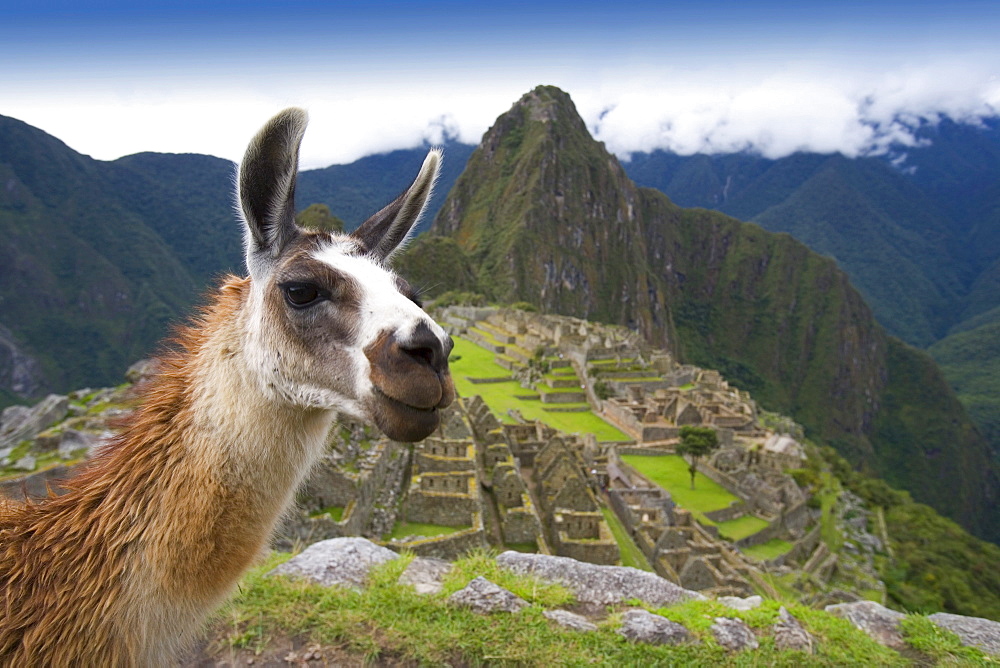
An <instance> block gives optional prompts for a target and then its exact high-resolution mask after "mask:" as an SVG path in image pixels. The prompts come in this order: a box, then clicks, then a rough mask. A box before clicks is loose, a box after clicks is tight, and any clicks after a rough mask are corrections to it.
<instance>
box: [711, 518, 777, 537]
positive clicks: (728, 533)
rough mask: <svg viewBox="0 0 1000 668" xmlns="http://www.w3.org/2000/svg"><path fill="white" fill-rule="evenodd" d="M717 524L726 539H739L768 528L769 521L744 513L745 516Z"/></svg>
mask: <svg viewBox="0 0 1000 668" xmlns="http://www.w3.org/2000/svg"><path fill="white" fill-rule="evenodd" d="M716 526H718V527H719V535H720V536H722V537H723V538H725V539H726V540H731V541H737V540H740V539H741V538H746V537H747V536H752V535H754V534H755V533H757V532H758V531H761V530H763V529H766V528H767V522H765V521H764V520H762V519H760V518H759V517H754V516H753V515H744V516H743V517H737V518H736V519H735V520H729V521H726V522H716Z"/></svg>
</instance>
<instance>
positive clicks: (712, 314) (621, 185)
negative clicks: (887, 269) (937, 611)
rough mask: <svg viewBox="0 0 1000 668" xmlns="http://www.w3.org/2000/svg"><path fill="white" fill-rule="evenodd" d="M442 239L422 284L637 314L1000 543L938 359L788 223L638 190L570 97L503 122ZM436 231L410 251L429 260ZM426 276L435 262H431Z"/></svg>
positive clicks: (695, 358)
mask: <svg viewBox="0 0 1000 668" xmlns="http://www.w3.org/2000/svg"><path fill="white" fill-rule="evenodd" d="M431 235H436V236H438V237H442V236H443V237H449V238H450V239H452V240H454V242H455V243H456V247H455V248H456V252H457V249H461V250H462V251H464V254H465V257H463V258H455V259H453V260H452V261H451V262H449V263H447V264H443V265H434V267H433V269H434V272H433V274H425V273H422V272H421V270H420V268H419V267H413V269H414V273H415V274H416V275H415V276H414V278H415V279H416V281H417V283H419V284H424V285H449V286H455V285H462V280H456V281H454V282H452V281H451V280H450V277H449V276H446V275H442V272H444V273H447V272H449V271H455V272H458V271H463V272H467V271H468V267H470V266H471V267H475V271H476V272H477V276H476V277H475V279H474V280H473V281H471V282H470V281H469V279H468V277H465V278H464V280H465V287H467V288H469V289H471V290H472V291H475V292H479V293H481V294H483V295H485V296H486V297H487V298H489V299H494V300H498V301H501V302H507V303H510V302H518V301H524V302H529V303H532V304H534V305H535V306H536V307H538V308H540V309H541V310H543V311H549V312H553V313H563V314H567V315H573V316H577V317H582V318H589V319H593V320H599V321H602V322H609V323H614V324H621V325H625V326H627V327H629V328H631V329H634V330H636V331H638V332H640V333H641V334H642V335H643V336H644V337H645V338H646V339H647V340H648V341H649V342H651V343H654V344H657V345H662V346H664V347H666V348H668V349H670V350H671V352H673V353H674V354H675V355H676V356H677V357H678V358H679V359H682V360H686V361H690V362H692V363H696V364H699V365H702V366H706V367H710V368H716V369H719V370H720V371H722V372H723V373H724V374H725V375H726V377H727V378H730V379H731V380H732V382H734V383H735V384H737V385H738V386H740V387H741V388H743V389H746V390H749V391H751V392H753V393H754V396H755V397H757V398H758V400H759V401H761V403H762V404H763V405H764V406H767V407H768V408H771V409H773V410H777V411H780V412H784V413H787V414H789V415H792V416H793V417H795V419H797V420H798V421H800V422H801V423H802V424H803V425H804V426H805V427H806V428H807V430H809V432H810V434H811V435H812V436H813V437H814V438H817V439H820V440H822V441H825V442H827V443H829V444H832V445H833V446H835V447H836V448H837V449H838V450H839V451H840V452H841V453H842V454H843V455H844V456H845V457H847V458H848V460H850V461H851V462H852V463H853V464H854V465H855V466H858V467H860V468H861V469H863V470H865V471H867V472H870V473H873V474H876V475H879V476H881V477H883V478H885V479H886V480H887V481H889V482H890V483H891V484H893V485H896V486H897V487H901V488H904V489H907V490H909V491H910V492H911V493H912V494H913V495H914V498H916V499H918V500H920V501H923V502H926V503H929V504H931V505H933V506H934V507H936V508H937V509H939V510H940V511H941V512H943V513H944V514H945V515H947V516H950V517H953V518H955V519H956V520H958V521H960V522H961V523H962V524H964V525H965V526H966V527H968V528H969V529H970V530H972V531H973V532H975V533H977V534H978V535H981V536H984V537H988V538H992V539H994V540H995V539H997V537H998V536H1000V518H998V516H997V515H996V513H994V512H993V511H992V501H991V500H995V499H996V498H998V493H1000V478H998V474H997V465H996V463H995V461H994V460H993V458H992V456H991V453H990V450H989V447H988V445H987V444H986V443H985V441H984V440H983V438H982V437H981V436H980V434H979V433H978V432H977V431H976V429H975V427H974V426H973V425H972V424H971V422H970V421H969V418H968V416H967V415H966V413H965V411H964V410H963V408H962V407H961V405H960V404H959V403H958V401H957V400H956V398H955V395H954V393H953V392H952V391H951V390H950V389H949V388H948V386H947V384H946V383H945V382H944V380H943V379H942V377H941V375H940V372H939V371H938V369H937V368H936V366H935V365H934V364H933V362H932V361H931V359H930V358H929V356H928V355H926V354H925V353H923V352H921V351H918V350H916V349H914V348H911V347H910V346H907V345H906V344H904V343H902V342H900V341H899V340H897V339H895V338H893V337H891V336H889V335H887V334H886V333H885V331H884V330H883V328H882V327H881V326H880V325H879V324H878V323H877V322H876V321H875V319H874V317H873V315H872V312H871V309H870V308H869V307H868V306H867V305H866V304H865V302H864V300H863V299H862V297H861V296H860V294H859V293H858V292H857V291H856V290H855V289H854V288H853V287H852V285H851V283H850V281H849V279H848V277H847V276H846V274H845V273H844V272H843V271H841V270H840V269H839V268H838V267H837V265H836V263H835V262H834V261H833V260H832V259H830V258H826V257H823V256H820V255H818V254H816V253H814V252H812V251H810V250H809V249H808V248H807V247H806V246H804V245H803V244H801V243H799V242H797V241H796V240H794V239H792V238H791V237H790V236H788V235H787V234H774V233H770V232H767V231H765V230H763V229H762V228H760V227H758V226H757V225H754V224H750V223H743V222H740V221H738V220H736V219H733V218H730V217H728V216H725V215H723V214H719V213H716V212H712V211H707V210H704V209H683V208H681V207H678V206H676V205H674V204H673V203H672V202H671V201H670V200H669V199H668V198H667V197H666V196H664V195H663V194H662V193H660V192H658V191H654V190H651V189H646V188H638V187H636V186H635V185H634V184H633V183H632V181H631V180H629V179H628V177H627V176H626V174H625V171H624V170H623V169H622V167H621V165H620V163H619V162H618V160H617V159H616V158H615V157H614V156H612V155H611V154H609V153H608V152H607V151H606V150H605V149H604V147H603V146H602V145H601V144H600V143H598V142H596V141H595V140H594V139H593V138H592V137H591V136H590V134H589V132H588V131H587V128H586V125H585V123H584V122H583V120H582V119H581V118H580V116H579V114H578V113H577V112H576V109H575V107H574V105H573V102H572V100H571V99H570V98H569V96H568V95H567V94H566V93H564V92H563V91H561V90H559V89H557V88H554V87H550V86H541V87H538V88H536V89H534V90H533V91H531V92H530V93H528V94H526V95H525V96H524V97H522V98H521V99H520V100H519V101H518V102H517V103H515V104H514V105H513V107H511V109H510V111H508V112H507V113H505V114H503V115H502V116H500V117H499V118H498V119H497V121H496V122H495V123H494V125H493V127H491V128H490V129H489V130H488V131H487V132H486V134H485V135H484V137H483V140H482V142H481V144H480V146H479V147H478V148H477V149H476V150H475V151H474V152H473V154H472V156H471V157H470V158H469V162H468V165H467V167H466V170H465V171H464V172H463V173H462V175H461V176H460V177H459V179H458V181H457V182H456V184H455V186H454V188H453V189H452V190H451V192H450V193H449V195H448V198H447V200H446V201H445V203H444V205H443V207H442V209H441V211H440V213H439V214H438V217H437V219H436V220H435V223H434V225H433V227H432V228H431ZM435 243H437V244H440V243H441V242H439V241H435V239H434V236H430V237H428V236H425V237H422V238H420V239H419V240H418V241H417V242H416V243H415V244H414V246H413V249H412V252H410V253H408V255H407V257H406V258H404V259H403V263H402V266H403V267H404V270H409V269H410V268H411V265H416V264H417V261H416V260H414V261H412V262H411V261H410V258H411V257H413V258H415V257H418V256H419V255H420V252H421V251H420V249H421V248H422V247H423V246H424V245H428V246H431V245H433V244H435ZM421 266H422V267H423V268H424V271H426V269H427V267H428V266H429V265H427V264H422V265H421Z"/></svg>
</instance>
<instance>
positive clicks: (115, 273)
mask: <svg viewBox="0 0 1000 668" xmlns="http://www.w3.org/2000/svg"><path fill="white" fill-rule="evenodd" d="M0 182H2V183H4V185H5V187H4V188H3V189H2V193H3V194H2V195H0V236H2V238H3V240H4V241H3V244H2V245H0V324H2V325H4V326H5V327H6V328H7V329H9V330H10V331H11V332H12V335H13V338H14V339H16V341H17V342H18V343H19V344H20V346H21V347H22V350H23V351H25V352H26V353H28V354H29V355H30V356H32V357H33V358H34V359H36V360H37V362H38V363H39V365H40V368H41V370H42V373H43V375H44V378H45V381H46V382H45V383H43V385H45V386H48V387H52V386H56V387H79V386H84V385H87V384H98V383H104V384H111V383H112V382H114V381H116V380H117V379H118V378H120V377H121V374H122V372H123V371H124V369H125V368H126V367H127V366H128V364H130V363H131V362H133V361H135V360H136V359H137V358H139V357H141V356H142V355H144V354H148V352H149V350H150V349H151V347H152V346H153V344H154V343H155V341H156V340H157V339H158V338H160V336H162V334H163V332H164V331H165V329H166V325H167V322H168V321H169V320H171V319H172V318H173V317H175V315H176V314H177V313H178V312H179V311H180V310H182V309H183V308H186V307H187V306H188V305H189V303H190V301H191V299H192V297H193V294H194V290H195V281H194V280H193V278H192V276H191V275H190V273H189V272H188V271H187V270H186V268H185V267H184V266H183V265H182V263H181V262H179V261H178V260H177V258H176V257H175V256H174V255H173V253H172V252H171V250H170V248H169V247H168V246H167V245H166V244H165V243H164V241H163V240H162V239H161V238H160V237H159V235H158V234H157V233H156V232H155V231H153V230H152V229H151V228H150V227H149V226H147V225H146V224H145V223H144V222H143V220H142V219H141V218H140V217H139V216H138V215H137V214H136V213H134V212H133V211H132V210H130V209H129V208H128V207H127V206H126V205H124V204H123V203H122V202H121V201H120V200H119V199H118V197H117V195H116V194H115V188H114V185H113V184H112V183H111V181H110V180H109V179H108V178H107V175H106V174H105V172H104V171H103V170H102V165H101V163H97V162H96V161H94V160H91V159H90V158H87V157H86V156H82V155H79V154H77V153H75V152H73V151H72V150H70V149H69V148H68V147H66V146H65V145H64V144H62V143H61V142H59V141H58V140H56V139H54V138H53V137H50V136H48V135H46V134H44V133H42V132H40V131H39V130H36V129H34V128H32V127H30V126H28V125H26V124H24V123H21V122H20V121H16V120H14V119H10V118H6V117H0Z"/></svg>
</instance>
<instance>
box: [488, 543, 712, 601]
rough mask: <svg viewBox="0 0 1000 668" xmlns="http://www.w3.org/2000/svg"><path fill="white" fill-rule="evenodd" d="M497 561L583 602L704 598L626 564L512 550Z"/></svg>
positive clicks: (509, 568)
mask: <svg viewBox="0 0 1000 668" xmlns="http://www.w3.org/2000/svg"><path fill="white" fill-rule="evenodd" d="M497 563H498V564H500V565H501V566H503V567H504V568H506V569H508V570H511V571H513V572H515V573H520V574H522V575H527V574H531V575H535V576H537V577H539V578H541V579H543V580H547V581H549V582H558V583H560V584H562V585H564V586H566V587H567V588H569V589H570V590H572V592H573V594H574V595H575V596H576V600H577V602H579V603H584V604H596V605H610V604H612V603H621V602H624V601H628V600H630V599H633V598H635V599H639V600H640V601H643V602H644V603H646V604H648V605H652V606H667V605H675V604H677V603H683V602H684V601H688V600H690V599H703V598H705V597H704V596H702V595H701V594H699V593H698V592H694V591H689V590H687V589H684V588H683V587H680V586H678V585H675V584H674V583H673V582H670V581H669V580H666V579H664V578H661V577H660V576H659V575H656V574H655V573H649V572H647V571H640V570H639V569H637V568H630V567H627V566H599V565H597V564H586V563H583V562H581V561H577V560H576V559H570V558H568V557H552V556H549V555H545V554H525V553H521V552H513V551H508V552H504V553H503V554H501V555H500V556H498V557H497Z"/></svg>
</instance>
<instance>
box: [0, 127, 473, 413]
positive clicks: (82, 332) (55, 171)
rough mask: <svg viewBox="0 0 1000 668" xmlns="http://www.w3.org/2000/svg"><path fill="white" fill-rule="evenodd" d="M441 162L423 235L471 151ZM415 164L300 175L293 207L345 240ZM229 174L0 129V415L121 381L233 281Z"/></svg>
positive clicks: (237, 260) (188, 161) (210, 161)
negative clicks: (224, 282)
mask: <svg viewBox="0 0 1000 668" xmlns="http://www.w3.org/2000/svg"><path fill="white" fill-rule="evenodd" d="M446 149H447V157H446V159H445V162H444V170H443V173H442V176H441V178H440V181H439V184H438V190H437V195H436V196H435V197H434V198H433V199H432V201H431V203H430V211H429V213H430V214H431V215H427V216H425V219H424V226H426V225H429V221H430V220H432V218H431V216H432V215H433V213H434V211H435V210H436V208H437V207H439V206H440V204H441V202H442V201H443V200H444V193H445V192H447V189H448V188H449V187H450V185H451V183H452V182H453V181H454V179H455V178H457V176H458V174H459V173H460V172H461V170H462V168H463V167H464V161H465V159H466V158H467V157H468V154H469V152H471V150H472V147H470V146H464V145H461V144H455V145H450V144H449V145H447V146H446ZM425 153H426V148H419V149H413V150H410V151H401V152H396V153H395V154H388V155H382V156H369V157H367V158H363V159H361V160H359V161H358V162H357V163H354V164H353V165H339V166H335V167H331V168H328V169H325V170H310V171H305V172H302V173H301V175H300V180H299V197H298V202H299V204H300V205H301V206H302V208H305V206H307V205H309V204H311V203H313V202H323V203H327V204H329V205H331V207H332V208H333V212H334V214H335V215H338V216H340V217H341V218H343V219H344V220H345V221H346V222H347V227H348V229H353V228H354V227H356V226H357V225H358V224H360V222H361V221H362V220H363V219H364V218H365V217H366V216H367V215H370V214H371V213H374V212H375V211H376V210H377V209H378V208H380V207H381V206H383V205H384V204H387V203H388V202H389V201H391V200H392V199H393V198H394V197H395V196H396V195H398V194H399V192H401V191H402V190H403V189H404V188H406V186H408V185H409V182H410V179H412V178H413V176H414V175H415V174H416V172H417V170H418V168H419V165H420V162H421V161H422V160H423V157H424V155H425ZM411 163H414V164H415V165H416V166H415V167H413V165H411ZM411 167H413V168H412V169H411ZM234 173H235V165H234V164H233V163H231V162H230V161H228V160H222V159H220V158H215V157H212V156H206V155H194V154H183V155H176V154H158V153H139V154H136V155H130V156H126V157H123V158H120V159H118V160H114V161H110V162H105V161H99V160H93V159H92V158H89V157H87V156H84V155H81V154H79V153H77V152H75V151H73V150H72V149H71V148H69V147H68V146H66V145H65V144H64V143H63V142H61V141H59V140H58V139H56V138H55V137H52V136H50V135H47V134H46V133H44V132H42V131H41V130H38V129H37V128H33V127H31V126H29V125H27V124H26V123H23V122H21V121H18V120H16V119H13V118H8V117H4V116H0V238H2V239H3V241H2V243H0V406H2V405H7V404H9V403H11V402H14V401H19V400H25V399H29V398H37V397H38V396H39V395H43V394H44V393H45V392H48V391H68V390H69V389H70V388H72V387H83V386H87V385H111V384H113V383H116V382H118V379H120V378H121V377H122V374H123V373H124V371H125V369H126V368H127V367H128V366H129V365H130V364H131V363H132V362H134V361H136V360H137V359H139V358H141V357H143V356H148V355H150V354H152V353H153V352H154V351H155V349H156V345H157V343H158V342H159V341H160V340H161V339H162V338H163V337H164V336H165V335H167V334H168V333H169V328H170V325H171V323H176V322H178V321H179V320H180V319H181V318H183V317H185V316H186V315H187V313H188V312H189V310H190V308H191V307H192V305H193V304H195V303H196V302H197V300H198V299H199V297H200V295H201V293H202V292H203V291H204V290H205V287H206V286H207V285H208V284H210V283H211V282H212V281H213V280H214V279H215V278H216V277H218V276H219V275H221V274H224V273H227V272H242V271H243V239H242V230H241V228H240V226H239V225H238V224H237V219H236V213H235V209H234V201H233V195H232V190H233V175H234ZM307 198H313V199H307Z"/></svg>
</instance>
